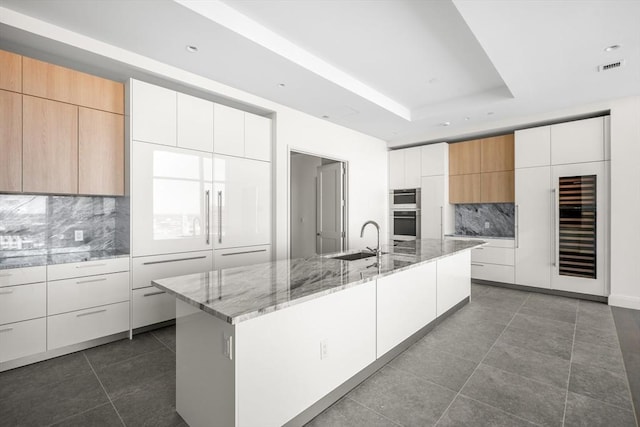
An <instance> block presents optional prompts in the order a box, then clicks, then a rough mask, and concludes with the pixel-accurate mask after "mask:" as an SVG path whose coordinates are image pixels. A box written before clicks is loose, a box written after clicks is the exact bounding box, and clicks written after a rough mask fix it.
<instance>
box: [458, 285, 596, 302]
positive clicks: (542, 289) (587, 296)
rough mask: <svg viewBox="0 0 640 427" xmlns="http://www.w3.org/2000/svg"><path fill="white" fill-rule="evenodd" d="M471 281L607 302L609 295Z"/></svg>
mask: <svg viewBox="0 0 640 427" xmlns="http://www.w3.org/2000/svg"><path fill="white" fill-rule="evenodd" d="M471 283H476V284H478V285H489V286H497V287H500V288H509V289H515V290H518V291H525V292H537V293H539V294H547V295H555V296H558V297H567V298H576V299H583V300H587V301H595V302H603V303H605V304H607V297H604V296H600V295H590V294H582V293H580V292H569V291H561V290H558V289H547V288H538V287H535V286H526V285H516V284H514V283H503V282H493V281H491V280H482V279H471Z"/></svg>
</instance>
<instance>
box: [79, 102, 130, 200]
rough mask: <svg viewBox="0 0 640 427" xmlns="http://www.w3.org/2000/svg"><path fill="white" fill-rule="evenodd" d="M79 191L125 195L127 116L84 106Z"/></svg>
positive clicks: (80, 116) (81, 111) (81, 120)
mask: <svg viewBox="0 0 640 427" xmlns="http://www.w3.org/2000/svg"><path fill="white" fill-rule="evenodd" d="M78 159H79V160H78V171H79V173H78V192H79V193H80V194H100V195H109V196H122V195H124V116H121V115H120V114H113V113H108V112H105V111H98V110H92V109H89V108H84V107H80V110H79V111H78Z"/></svg>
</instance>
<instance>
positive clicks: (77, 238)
mask: <svg viewBox="0 0 640 427" xmlns="http://www.w3.org/2000/svg"><path fill="white" fill-rule="evenodd" d="M74 238H75V241H76V242H82V241H83V240H84V231H82V230H76V231H75V233H74Z"/></svg>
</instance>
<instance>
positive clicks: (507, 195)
mask: <svg viewBox="0 0 640 427" xmlns="http://www.w3.org/2000/svg"><path fill="white" fill-rule="evenodd" d="M481 175H482V178H481V186H480V195H481V197H480V203H513V201H514V199H515V191H514V182H513V171H504V172H487V173H483V174H481Z"/></svg>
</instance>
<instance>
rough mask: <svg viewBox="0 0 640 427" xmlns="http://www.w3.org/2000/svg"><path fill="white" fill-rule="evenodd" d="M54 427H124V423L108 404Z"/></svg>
mask: <svg viewBox="0 0 640 427" xmlns="http://www.w3.org/2000/svg"><path fill="white" fill-rule="evenodd" d="M52 427H122V421H120V417H118V414H117V413H116V410H115V409H113V405H111V403H107V404H105V405H102V406H98V407H97V408H94V409H90V410H88V411H87V412H83V413H81V414H78V415H75V416H73V417H70V418H67V419H65V420H63V421H60V422H59V423H57V424H54V425H53V426H52Z"/></svg>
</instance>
